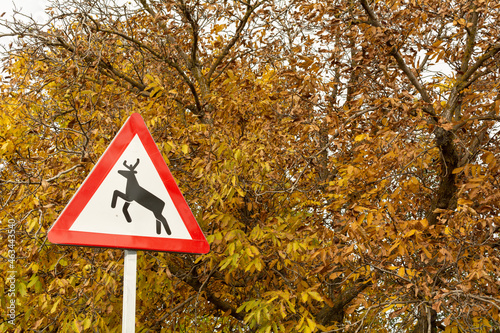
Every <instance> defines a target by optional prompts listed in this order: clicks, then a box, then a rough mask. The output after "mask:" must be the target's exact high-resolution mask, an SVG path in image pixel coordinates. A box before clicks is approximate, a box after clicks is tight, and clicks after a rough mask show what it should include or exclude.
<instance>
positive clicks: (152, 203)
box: [111, 159, 172, 235]
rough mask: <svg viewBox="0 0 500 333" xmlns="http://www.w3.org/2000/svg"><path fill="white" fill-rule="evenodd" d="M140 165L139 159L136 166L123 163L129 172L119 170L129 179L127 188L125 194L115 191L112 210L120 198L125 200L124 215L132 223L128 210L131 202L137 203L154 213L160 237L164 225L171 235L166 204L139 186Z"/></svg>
mask: <svg viewBox="0 0 500 333" xmlns="http://www.w3.org/2000/svg"><path fill="white" fill-rule="evenodd" d="M138 164H139V159H137V162H135V164H134V165H127V161H123V165H124V166H125V167H126V168H127V169H128V170H118V173H119V174H120V175H122V176H123V177H125V178H127V187H126V189H125V193H123V192H120V191H118V190H115V191H114V192H113V200H112V201H111V208H115V207H116V200H117V199H118V197H120V198H122V199H123V200H125V203H124V204H123V209H122V210H123V215H125V218H126V219H127V222H129V223H130V222H132V218H131V217H130V214H129V213H128V210H127V209H128V206H130V202H131V201H135V202H137V203H138V204H139V205H141V206H143V207H144V208H146V209H148V210H150V211H151V212H153V214H154V215H155V217H156V233H157V234H158V235H159V234H160V233H161V224H163V227H164V228H165V231H166V232H167V234H169V235H170V234H171V233H172V232H171V231H170V228H169V226H168V223H167V220H166V219H165V217H163V215H162V211H163V207H165V202H164V201H163V200H161V199H160V198H158V197H157V196H155V195H154V194H152V193H150V192H148V191H147V190H145V189H144V188H142V187H141V186H140V185H139V183H138V182H137V178H136V177H135V174H136V173H137V171H135V168H136V167H137V165H138ZM160 222H161V224H160Z"/></svg>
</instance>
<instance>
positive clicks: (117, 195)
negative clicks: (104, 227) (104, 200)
mask: <svg viewBox="0 0 500 333" xmlns="http://www.w3.org/2000/svg"><path fill="white" fill-rule="evenodd" d="M118 197H120V198H122V199H123V200H125V201H130V199H129V197H128V196H127V195H126V194H125V193H122V192H120V191H118V190H115V191H114V192H113V199H112V200H111V208H115V207H116V201H117V200H118Z"/></svg>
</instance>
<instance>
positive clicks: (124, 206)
mask: <svg viewBox="0 0 500 333" xmlns="http://www.w3.org/2000/svg"><path fill="white" fill-rule="evenodd" d="M128 206H130V202H128V201H125V203H124V204H123V209H122V211H123V215H125V219H127V222H128V223H130V222H132V218H131V217H130V214H129V213H128Z"/></svg>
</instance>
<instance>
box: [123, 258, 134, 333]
mask: <svg viewBox="0 0 500 333" xmlns="http://www.w3.org/2000/svg"><path fill="white" fill-rule="evenodd" d="M124 252H125V257H124V259H123V265H124V268H123V311H122V333H134V332H135V294H136V289H137V288H136V281H137V251H135V250H125V251H124Z"/></svg>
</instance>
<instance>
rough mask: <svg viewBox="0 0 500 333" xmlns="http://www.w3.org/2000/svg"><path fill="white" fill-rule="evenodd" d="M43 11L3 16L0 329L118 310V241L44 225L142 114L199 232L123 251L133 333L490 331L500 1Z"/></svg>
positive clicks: (69, 326) (111, 325) (154, 4)
mask: <svg viewBox="0 0 500 333" xmlns="http://www.w3.org/2000/svg"><path fill="white" fill-rule="evenodd" d="M47 13H48V15H49V17H50V20H48V21H47V22H45V23H44V22H34V21H32V20H30V19H29V18H27V17H25V18H23V19H18V18H19V15H18V16H16V17H14V18H7V19H6V18H5V17H4V18H2V19H3V20H4V21H2V22H1V25H2V31H3V32H4V35H5V36H6V37H7V36H14V37H15V40H14V42H13V44H12V45H11V47H10V48H9V49H8V52H7V53H5V58H4V62H3V72H2V81H1V88H0V89H1V91H0V93H1V95H2V96H1V100H0V104H1V109H2V112H1V114H0V220H1V221H2V224H1V235H2V236H1V242H2V246H1V250H0V253H1V262H0V267H1V268H2V270H1V271H2V273H1V274H0V277H1V278H0V281H1V282H0V285H2V286H3V287H4V291H5V292H4V293H3V294H0V306H1V308H2V312H1V313H4V311H3V310H4V309H7V306H8V305H9V304H10V302H11V299H12V297H10V296H9V293H8V291H9V287H10V284H9V283H10V282H9V280H8V279H7V278H8V277H9V276H8V275H7V274H8V273H6V272H7V271H12V270H15V281H16V289H15V297H14V299H15V302H16V318H15V324H14V325H12V323H9V320H10V319H9V318H8V317H4V316H2V318H1V319H0V331H2V332H13V331H16V332H21V331H23V330H28V329H31V330H32V331H36V332H56V331H60V332H71V331H75V332H120V331H121V308H122V303H121V302H122V282H123V277H122V273H123V251H121V250H111V249H100V248H84V247H65V246H59V245H53V244H51V243H50V242H49V241H48V240H47V231H48V229H49V228H50V226H51V225H52V224H53V222H54V221H55V219H56V218H57V216H58V214H59V213H60V212H61V210H62V209H63V208H64V207H65V205H66V204H67V203H68V201H69V200H70V198H71V197H72V195H73V194H74V192H75V190H76V189H77V188H78V186H79V185H80V184H81V183H82V181H83V180H84V179H85V177H86V176H87V175H88V173H89V171H90V170H91V169H92V167H93V165H94V164H95V162H96V161H97V159H98V158H99V157H100V156H101V154H102V153H103V151H104V150H105V149H106V147H107V146H108V145H109V143H110V141H111V140H112V139H113V137H114V135H115V134H116V133H117V131H118V130H119V129H120V127H121V125H122V124H123V122H124V121H125V119H127V117H128V116H129V115H130V114H131V113H133V112H139V113H140V114H141V115H142V117H143V118H144V119H145V121H146V124H147V126H148V128H149V129H150V131H151V133H152V136H153V137H154V139H155V141H156V143H157V145H158V148H159V149H160V151H161V153H162V154H163V156H164V158H165V160H166V161H167V163H168V165H169V168H170V170H171V171H172V173H173V175H174V177H175V178H176V180H177V183H178V184H179V186H180V189H181V191H182V192H183V194H184V195H185V197H186V200H187V201H188V203H189V205H190V207H191V209H192V211H193V213H194V215H195V217H196V219H197V221H198V223H199V224H200V226H201V228H202V230H203V231H204V233H205V235H206V236H207V239H208V241H209V243H210V245H211V251H210V252H209V253H208V254H206V255H187V254H169V253H158V252H148V251H141V252H139V255H138V282H137V285H138V288H137V317H136V322H137V328H136V330H137V332H148V331H150V332H160V331H161V332H266V333H267V332H305V333H307V332H353V333H354V332H415V333H426V332H446V333H451V332H499V330H500V291H499V290H500V282H499V281H500V218H499V217H498V216H499V213H500V163H499V162H500V134H499V133H500V125H499V122H500V111H499V109H500V90H499V83H498V82H499V81H500V68H499V65H498V64H499V63H500V40H499V37H498V36H499V33H500V31H499V30H498V29H499V28H498V27H499V23H500V4H499V3H498V2H497V1H494V0H453V1H451V2H449V1H441V0H439V1H438V0H419V1H416V0H404V1H397V0H394V1H393V0H391V1H384V0H383V1H371V0H353V1H346V0H339V1H333V2H332V1H304V0H301V1H293V0H291V1H278V0H249V1H239V0H238V1H232V0H229V1H191V0H162V1H157V0H137V1H136V3H126V4H114V3H113V2H110V1H103V0H92V1H83V0H68V1H64V2H58V1H54V3H53V4H52V5H51V7H50V8H48V9H47ZM9 221H11V222H12V223H14V222H15V227H11V226H12V223H10V224H8V222H9ZM103 223H105V221H103ZM12 228H14V229H15V237H10V238H9V237H8V236H9V235H10V234H9V231H10V230H12ZM9 250H14V252H12V251H11V252H9ZM11 253H15V256H14V258H10V257H9V256H10V254H11ZM11 265H13V266H11ZM12 267H14V268H12ZM5 313H6V312H5Z"/></svg>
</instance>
